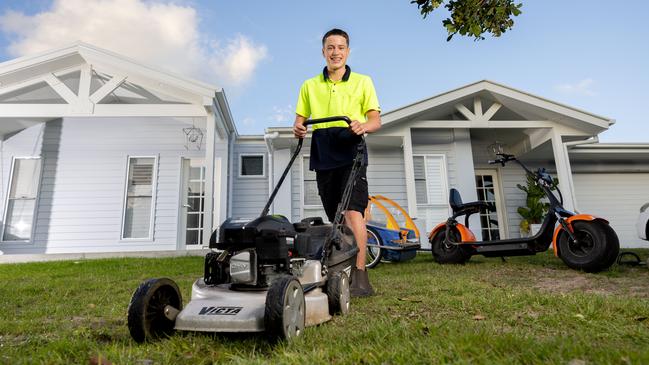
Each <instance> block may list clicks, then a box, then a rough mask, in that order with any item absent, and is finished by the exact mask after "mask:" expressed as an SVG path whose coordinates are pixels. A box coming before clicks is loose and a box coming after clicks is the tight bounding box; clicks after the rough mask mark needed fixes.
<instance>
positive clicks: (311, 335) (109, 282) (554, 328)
mask: <svg viewBox="0 0 649 365" xmlns="http://www.w3.org/2000/svg"><path fill="white" fill-rule="evenodd" d="M639 252H640V254H641V257H642V258H643V259H644V258H646V257H647V255H648V254H649V251H647V250H644V251H639ZM200 275H202V258H201V257H179V258H164V259H132V258H131V259H108V260H82V261H64V262H49V263H31V264H12V265H9V264H4V265H0V308H1V309H0V363H2V364H5V363H6V364H22V363H29V364H32V363H47V364H50V363H52V364H56V363H60V364H90V363H98V362H99V360H100V359H101V360H104V359H107V360H108V361H110V362H111V363H113V364H143V365H144V364H206V363H213V362H214V363H216V362H232V363H245V364H249V363H273V364H275V363H299V364H314V363H319V364H330V363H335V364H345V363H347V364H362V363H365V364H415V363H467V364H468V363H471V364H476V363H488V364H520V363H524V364H532V363H543V364H572V365H577V364H605V363H612V364H627V363H630V364H641V363H644V364H646V363H649V319H647V318H649V269H647V267H644V266H641V267H617V266H614V267H613V269H612V270H611V271H609V272H606V273H601V274H585V273H581V272H576V271H573V270H570V269H568V268H567V267H566V266H564V265H563V264H562V263H561V262H560V260H559V259H557V258H554V257H553V256H551V255H550V254H542V255H538V256H534V257H520V258H510V259H507V261H506V262H502V261H501V260H500V259H486V258H482V257H474V258H472V259H471V261H470V262H469V263H468V264H466V265H464V266H441V265H438V264H435V263H433V262H432V258H431V255H430V254H429V253H421V254H419V255H418V257H417V258H416V259H415V260H414V261H411V262H407V263H400V264H381V265H379V266H378V267H377V268H376V269H374V270H372V271H371V272H370V275H371V279H372V282H373V284H374V286H375V288H376V289H377V291H378V295H376V296H374V297H372V298H366V299H354V300H353V301H352V312H351V313H350V315H348V316H346V317H336V318H334V320H333V321H331V322H328V323H326V324H324V325H321V326H318V327H312V328H308V329H307V330H306V331H305V335H304V336H302V337H301V338H299V339H297V340H296V341H295V342H293V343H290V344H286V343H279V344H275V345H271V344H269V343H267V342H266V340H265V339H264V337H263V335H205V334H191V333H190V334H176V335H175V336H173V337H172V338H169V339H166V340H163V341H159V342H155V343H148V344H143V345H140V344H136V343H135V342H133V341H132V340H131V339H130V336H129V333H128V329H127V327H126V308H127V306H128V303H129V300H130V297H131V294H132V292H133V290H134V289H135V288H136V287H137V286H138V284H139V283H140V282H141V281H142V280H144V279H146V278H150V277H162V276H166V277H170V278H173V279H174V280H176V281H177V283H178V285H179V286H180V288H181V290H182V292H183V297H184V298H185V303H186V302H187V299H188V298H189V296H190V287H191V283H192V282H193V281H194V280H195V279H196V278H197V277H198V276H200Z"/></svg>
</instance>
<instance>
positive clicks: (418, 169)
mask: <svg viewBox="0 0 649 365" xmlns="http://www.w3.org/2000/svg"><path fill="white" fill-rule="evenodd" d="M424 161H425V160H424V156H415V157H413V158H412V162H413V166H414V169H415V180H423V179H426V170H425V169H424Z"/></svg>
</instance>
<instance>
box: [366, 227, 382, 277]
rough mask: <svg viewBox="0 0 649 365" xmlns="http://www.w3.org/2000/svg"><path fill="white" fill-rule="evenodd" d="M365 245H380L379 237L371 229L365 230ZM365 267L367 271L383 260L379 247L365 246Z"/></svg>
mask: <svg viewBox="0 0 649 365" xmlns="http://www.w3.org/2000/svg"><path fill="white" fill-rule="evenodd" d="M367 243H368V244H372V245H382V244H383V241H381V237H379V235H377V234H376V232H374V231H373V230H371V229H369V228H368V229H367ZM365 251H366V252H365V267H366V268H368V269H372V268H374V267H376V265H378V264H380V263H381V258H383V249H382V248H381V247H376V246H369V245H368V246H367V249H366V250H365Z"/></svg>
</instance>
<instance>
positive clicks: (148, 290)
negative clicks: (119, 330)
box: [128, 278, 183, 343]
mask: <svg viewBox="0 0 649 365" xmlns="http://www.w3.org/2000/svg"><path fill="white" fill-rule="evenodd" d="M167 306H170V307H173V308H175V309H177V310H178V311H180V310H182V308H183V300H182V297H181V295H180V290H179V289H178V285H176V283H175V282H174V281H173V280H171V279H167V278H160V279H149V280H147V281H145V282H143V283H142V284H140V286H139V287H138V288H137V289H135V292H134V293H133V296H132V297H131V302H130V304H129V305H128V330H129V332H130V333H131V337H133V339H134V340H135V342H140V343H141V342H144V341H150V340H155V339H158V338H164V337H168V336H170V335H171V334H172V333H173V331H174V323H175V321H174V320H171V319H169V318H167V316H166V315H165V310H167Z"/></svg>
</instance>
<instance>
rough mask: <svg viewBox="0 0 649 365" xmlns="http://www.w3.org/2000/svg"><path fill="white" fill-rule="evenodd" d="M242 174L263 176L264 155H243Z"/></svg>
mask: <svg viewBox="0 0 649 365" xmlns="http://www.w3.org/2000/svg"><path fill="white" fill-rule="evenodd" d="M241 175H242V176H263V175H264V157H263V156H241Z"/></svg>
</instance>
